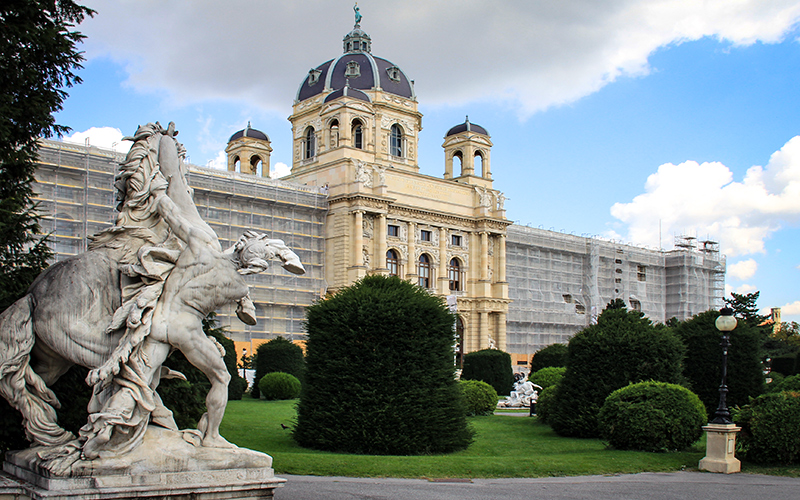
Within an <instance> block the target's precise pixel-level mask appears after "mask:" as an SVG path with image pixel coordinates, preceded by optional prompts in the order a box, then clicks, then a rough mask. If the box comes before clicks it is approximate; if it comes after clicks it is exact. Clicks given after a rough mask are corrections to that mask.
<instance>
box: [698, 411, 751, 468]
mask: <svg viewBox="0 0 800 500" xmlns="http://www.w3.org/2000/svg"><path fill="white" fill-rule="evenodd" d="M703 430H704V431H706V456H705V457H704V458H703V459H702V460H700V464H699V465H698V467H699V469H700V470H705V471H708V472H719V473H722V474H731V473H734V472H739V471H741V470H742V463H741V462H740V461H739V460H738V459H737V458H736V457H734V451H735V450H736V433H738V432H739V431H740V430H742V428H741V427H737V426H736V424H714V423H711V424H708V425H706V426H703Z"/></svg>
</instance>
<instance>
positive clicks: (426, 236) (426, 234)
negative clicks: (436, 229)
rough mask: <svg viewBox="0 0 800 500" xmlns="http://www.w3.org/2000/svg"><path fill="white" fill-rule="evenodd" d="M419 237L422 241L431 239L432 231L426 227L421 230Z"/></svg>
mask: <svg viewBox="0 0 800 500" xmlns="http://www.w3.org/2000/svg"><path fill="white" fill-rule="evenodd" d="M419 239H420V240H422V241H431V232H430V231H427V230H425V229H423V230H421V231H420V232H419Z"/></svg>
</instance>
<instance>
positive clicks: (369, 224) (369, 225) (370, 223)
mask: <svg viewBox="0 0 800 500" xmlns="http://www.w3.org/2000/svg"><path fill="white" fill-rule="evenodd" d="M361 226H362V228H363V230H364V237H365V238H372V234H373V232H374V230H375V217H374V216H372V215H364V218H363V219H362V222H361Z"/></svg>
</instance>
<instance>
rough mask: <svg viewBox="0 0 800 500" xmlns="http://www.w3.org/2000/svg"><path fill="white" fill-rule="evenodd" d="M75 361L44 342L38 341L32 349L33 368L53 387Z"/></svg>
mask: <svg viewBox="0 0 800 500" xmlns="http://www.w3.org/2000/svg"><path fill="white" fill-rule="evenodd" d="M72 365H73V363H72V362H71V361H67V360H66V359H64V358H63V357H62V356H60V355H58V354H57V353H56V352H55V351H53V350H52V349H50V348H49V347H47V345H46V344H44V343H42V342H36V343H35V344H34V345H33V350H32V351H31V368H33V371H35V372H36V373H37V374H38V375H39V376H40V377H41V378H42V380H44V383H45V384H47V386H48V387H51V386H52V385H53V384H55V383H56V381H57V380H58V379H59V378H61V375H64V374H65V373H67V371H68V370H69V369H70V368H71V367H72Z"/></svg>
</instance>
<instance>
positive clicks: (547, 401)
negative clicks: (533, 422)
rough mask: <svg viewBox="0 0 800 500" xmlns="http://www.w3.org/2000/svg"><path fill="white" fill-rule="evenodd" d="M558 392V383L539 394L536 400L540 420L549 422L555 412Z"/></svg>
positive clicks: (537, 414) (537, 415)
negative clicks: (554, 407)
mask: <svg viewBox="0 0 800 500" xmlns="http://www.w3.org/2000/svg"><path fill="white" fill-rule="evenodd" d="M557 392H558V384H556V385H551V386H550V387H548V388H547V389H545V390H543V391H542V392H541V394H539V399H538V400H537V401H536V417H537V418H538V419H539V421H540V422H543V423H545V424H546V423H548V420H549V418H550V415H551V414H552V412H553V405H554V404H555V399H556V393H557Z"/></svg>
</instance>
